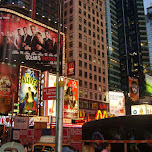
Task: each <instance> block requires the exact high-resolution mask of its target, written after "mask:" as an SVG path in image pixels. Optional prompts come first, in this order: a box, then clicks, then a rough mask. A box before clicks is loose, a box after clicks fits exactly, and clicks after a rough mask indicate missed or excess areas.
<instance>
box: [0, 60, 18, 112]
mask: <svg viewBox="0 0 152 152" xmlns="http://www.w3.org/2000/svg"><path fill="white" fill-rule="evenodd" d="M17 77H18V68H17V67H16V65H10V64H7V63H4V62H0V107H1V108H0V113H3V114H7V113H9V112H10V111H11V110H12V104H13V102H14V103H15V102H17V101H16V98H17V86H18V79H17ZM13 96H14V97H13ZM13 100H14V101H13Z"/></svg>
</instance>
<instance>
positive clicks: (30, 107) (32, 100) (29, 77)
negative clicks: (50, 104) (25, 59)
mask: <svg viewBox="0 0 152 152" xmlns="http://www.w3.org/2000/svg"><path fill="white" fill-rule="evenodd" d="M40 78H41V72H40V71H39V70H36V69H32V68H28V67H25V66H21V67H20V84H19V103H20V113H21V114H29V115H37V114H38V104H39V103H38V102H39V100H40V93H39V91H40Z"/></svg>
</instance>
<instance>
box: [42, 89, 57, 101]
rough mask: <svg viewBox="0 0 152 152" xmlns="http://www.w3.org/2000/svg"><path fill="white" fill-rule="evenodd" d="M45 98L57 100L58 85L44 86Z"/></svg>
mask: <svg viewBox="0 0 152 152" xmlns="http://www.w3.org/2000/svg"><path fill="white" fill-rule="evenodd" d="M43 100H56V87H48V88H43Z"/></svg>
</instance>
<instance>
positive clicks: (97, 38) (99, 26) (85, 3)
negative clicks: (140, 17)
mask: <svg viewBox="0 0 152 152" xmlns="http://www.w3.org/2000/svg"><path fill="white" fill-rule="evenodd" d="M63 10H64V12H63V14H64V26H65V27H66V28H65V29H66V30H65V33H66V63H67V65H68V64H69V63H70V62H73V63H75V73H74V75H71V76H69V77H71V78H74V79H77V80H79V108H80V109H79V110H80V111H85V115H86V116H88V117H91V114H95V112H96V110H97V109H98V108H99V106H100V104H103V103H105V104H108V69H107V48H106V30H105V29H106V25H105V4H104V0H64V9H63Z"/></svg>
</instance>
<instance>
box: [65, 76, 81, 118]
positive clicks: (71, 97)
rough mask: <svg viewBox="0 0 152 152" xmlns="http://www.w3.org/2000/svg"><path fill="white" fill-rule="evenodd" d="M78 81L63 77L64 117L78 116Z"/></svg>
mask: <svg viewBox="0 0 152 152" xmlns="http://www.w3.org/2000/svg"><path fill="white" fill-rule="evenodd" d="M78 93H79V90H78V81H77V80H73V79H69V78H64V118H72V119H76V118H78V107H79V97H78Z"/></svg>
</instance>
